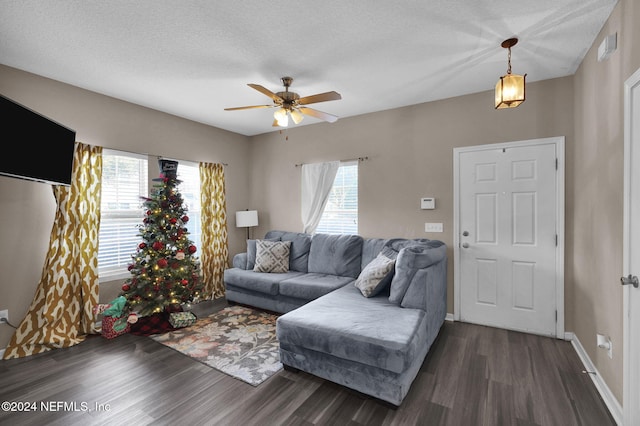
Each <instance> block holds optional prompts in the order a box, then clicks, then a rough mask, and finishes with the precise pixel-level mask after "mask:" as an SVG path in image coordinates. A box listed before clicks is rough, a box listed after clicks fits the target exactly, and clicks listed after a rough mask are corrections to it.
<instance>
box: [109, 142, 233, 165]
mask: <svg viewBox="0 0 640 426" xmlns="http://www.w3.org/2000/svg"><path fill="white" fill-rule="evenodd" d="M102 149H108V150H111V151H121V152H126V153H129V154H136V155H146V156H150V157H158V158H159V159H164V160H175V161H178V162H180V161H188V162H190V163H200V161H193V160H186V159H184V158H182V159H180V158H169V157H163V156H162V155H156V154H149V153H148V152H135V151H128V150H126V149H120V148H109V147H106V146H103V147H102ZM218 163H220V164H222V165H223V166H228V165H229V163H223V162H221V161H218Z"/></svg>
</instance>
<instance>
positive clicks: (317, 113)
mask: <svg viewBox="0 0 640 426" xmlns="http://www.w3.org/2000/svg"><path fill="white" fill-rule="evenodd" d="M299 109H300V112H301V113H303V114H307V115H310V116H312V117H315V118H319V119H320V120H324V121H328V122H329V123H335V122H336V121H338V117H337V116H335V115H331V114H327V113H326V112H322V111H318V110H317V109H313V108H308V107H300V108H299Z"/></svg>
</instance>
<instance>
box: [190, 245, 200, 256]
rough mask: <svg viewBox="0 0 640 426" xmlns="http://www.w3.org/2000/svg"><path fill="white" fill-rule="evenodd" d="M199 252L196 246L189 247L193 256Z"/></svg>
mask: <svg viewBox="0 0 640 426" xmlns="http://www.w3.org/2000/svg"><path fill="white" fill-rule="evenodd" d="M197 250H198V249H197V248H196V246H193V245H191V246H189V253H191V254H193V253H195V252H196V251H197Z"/></svg>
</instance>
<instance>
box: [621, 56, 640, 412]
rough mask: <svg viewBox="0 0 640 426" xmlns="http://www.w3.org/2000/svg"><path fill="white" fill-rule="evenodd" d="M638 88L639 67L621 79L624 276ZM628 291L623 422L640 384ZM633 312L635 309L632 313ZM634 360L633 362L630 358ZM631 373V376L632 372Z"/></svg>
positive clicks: (637, 150)
mask: <svg viewBox="0 0 640 426" xmlns="http://www.w3.org/2000/svg"><path fill="white" fill-rule="evenodd" d="M634 89H635V90H640V69H638V70H637V71H636V72H635V73H634V74H633V75H632V76H631V77H629V78H628V79H627V81H625V83H624V197H623V198H624V213H623V243H622V245H623V255H622V276H624V277H626V276H627V275H629V274H633V273H635V274H638V271H631V270H630V269H631V266H632V265H631V238H630V235H629V234H630V232H631V206H632V192H631V165H632V160H633V158H632V156H633V157H635V158H636V159H637V158H638V157H640V144H638V142H637V141H638V140H640V135H636V134H632V132H633V131H634V126H633V125H632V122H631V118H632V115H631V109H632V108H633V107H636V108H640V105H634V104H633V103H632V92H633V91H634ZM636 167H638V163H637V162H636ZM638 202H640V200H635V199H634V200H633V203H638ZM631 291H640V290H636V289H634V288H632V286H630V285H626V286H624V288H623V291H622V292H623V310H622V312H623V315H622V316H623V334H622V336H623V355H622V359H623V361H622V364H623V367H622V371H623V373H622V377H623V404H622V407H623V412H624V423H625V424H633V423H632V422H637V421H638V420H639V419H638V418H637V416H638V413H637V410H636V411H635V412H634V411H632V406H634V404H637V402H638V400H640V384H639V383H632V381H631V380H628V378H629V377H638V375H640V372H638V369H639V368H640V364H639V363H638V356H640V354H639V353H638V352H639V347H640V342H639V341H638V340H639V339H638V338H636V339H634V340H635V341H634V342H633V343H632V336H637V335H638V333H640V327H639V326H638V324H634V322H633V321H630V315H631V314H632V307H633V306H632V305H631V300H630V299H631ZM635 315H636V316H637V315H638V313H636V314H635ZM632 360H635V362H631V361H632ZM632 374H633V376H632Z"/></svg>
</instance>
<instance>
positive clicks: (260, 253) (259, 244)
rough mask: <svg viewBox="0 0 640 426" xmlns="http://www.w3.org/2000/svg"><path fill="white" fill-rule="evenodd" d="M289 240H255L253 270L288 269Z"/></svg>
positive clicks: (285, 270) (286, 270) (279, 271)
mask: <svg viewBox="0 0 640 426" xmlns="http://www.w3.org/2000/svg"><path fill="white" fill-rule="evenodd" d="M290 251H291V241H267V240H256V264H255V266H254V267H253V271H254V272H272V273H284V272H288V271H289V253H290Z"/></svg>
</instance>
